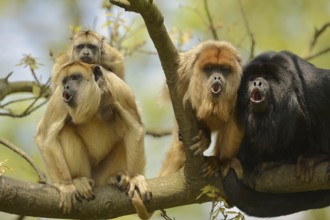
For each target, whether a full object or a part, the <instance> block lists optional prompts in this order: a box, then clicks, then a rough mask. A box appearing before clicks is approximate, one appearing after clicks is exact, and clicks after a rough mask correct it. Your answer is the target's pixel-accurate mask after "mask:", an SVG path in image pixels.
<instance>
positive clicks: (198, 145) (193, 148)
mask: <svg viewBox="0 0 330 220" xmlns="http://www.w3.org/2000/svg"><path fill="white" fill-rule="evenodd" d="M189 149H190V150H191V151H192V152H193V153H194V155H195V156H197V155H199V154H203V152H204V150H203V149H202V148H201V143H200V142H198V143H196V144H193V145H191V146H190V147H189Z"/></svg>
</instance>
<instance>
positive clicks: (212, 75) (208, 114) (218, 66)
mask: <svg viewBox="0 0 330 220" xmlns="http://www.w3.org/2000/svg"><path fill="white" fill-rule="evenodd" d="M241 72H242V69H241V58H240V55H239V53H238V51H237V50H236V48H234V47H233V46H232V45H231V44H229V43H228V42H225V41H205V42H203V43H200V44H199V45H197V46H196V47H194V48H192V49H191V50H189V51H187V52H184V53H182V54H180V62H179V69H178V82H177V83H176V90H177V94H178V96H179V97H182V98H183V103H184V104H185V103H187V102H188V101H190V102H191V104H192V108H193V110H194V111H195V114H196V117H197V120H198V126H199V128H200V134H199V135H198V137H196V138H197V139H199V141H198V143H196V144H194V145H192V146H191V147H190V148H191V150H193V151H194V152H195V154H199V153H203V151H204V150H205V149H206V148H207V147H208V146H209V144H210V141H211V132H212V131H215V132H218V135H217V140H216V146H215V149H214V155H215V156H214V157H208V158H207V163H206V165H205V166H204V168H203V172H204V174H205V175H207V176H208V175H212V174H214V173H215V172H216V171H218V170H219V169H220V171H221V172H222V175H225V174H226V172H228V167H234V168H235V170H236V171H237V172H238V174H239V175H240V176H241V175H242V171H241V167H240V166H239V165H240V164H239V162H238V161H237V160H235V159H233V157H234V156H235V155H236V153H237V151H238V148H239V144H240V140H241V136H242V134H241V131H240V129H239V128H238V126H237V123H236V119H235V114H234V109H235V106H236V93H237V89H238V86H239V83H240V79H241ZM167 92H168V91H167ZM165 95H166V93H165ZM219 159H220V161H221V163H222V165H223V166H220V164H219V162H220V161H219ZM184 161H185V154H184V146H183V143H182V142H181V141H180V140H179V137H178V134H177V128H175V129H174V130H173V140H172V143H171V147H170V149H169V151H168V153H167V156H166V159H165V161H164V163H163V167H162V168H161V170H160V173H159V176H166V175H168V174H170V173H174V172H176V171H178V170H179V169H180V168H182V167H183V165H184ZM227 165H228V166H227ZM221 167H222V168H221Z"/></svg>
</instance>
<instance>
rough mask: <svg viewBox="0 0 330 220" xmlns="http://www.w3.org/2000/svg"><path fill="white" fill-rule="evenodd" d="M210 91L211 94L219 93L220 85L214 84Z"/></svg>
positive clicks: (218, 83)
mask: <svg viewBox="0 0 330 220" xmlns="http://www.w3.org/2000/svg"><path fill="white" fill-rule="evenodd" d="M211 91H212V93H213V94H218V93H219V92H220V91H221V83H220V82H214V83H213V84H212V87H211Z"/></svg>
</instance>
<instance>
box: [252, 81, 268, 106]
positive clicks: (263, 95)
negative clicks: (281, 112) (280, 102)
mask: <svg viewBox="0 0 330 220" xmlns="http://www.w3.org/2000/svg"><path fill="white" fill-rule="evenodd" d="M269 93H270V87H269V84H268V82H267V80H265V79H264V78H263V77H257V78H255V79H253V80H251V81H250V82H249V84H248V94H249V98H250V105H251V107H252V109H253V110H254V111H255V112H263V111H265V110H266V108H267V106H268V102H269Z"/></svg>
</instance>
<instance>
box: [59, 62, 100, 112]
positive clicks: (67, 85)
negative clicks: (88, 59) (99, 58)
mask: <svg viewBox="0 0 330 220" xmlns="http://www.w3.org/2000/svg"><path fill="white" fill-rule="evenodd" d="M92 73H93V76H94V77H93V80H95V82H97V81H98V80H99V78H100V77H101V76H102V70H101V69H100V67H99V66H98V65H94V66H93V67H92ZM62 85H63V93H62V97H63V100H64V102H65V103H67V104H68V106H70V107H75V106H76V105H77V99H78V95H79V91H80V90H86V89H87V88H86V86H92V85H94V84H92V82H91V81H90V79H89V78H84V75H83V73H80V72H76V73H70V75H69V76H67V77H65V78H64V79H63V81H62ZM96 86H97V84H96ZM80 93H82V92H80Z"/></svg>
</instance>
